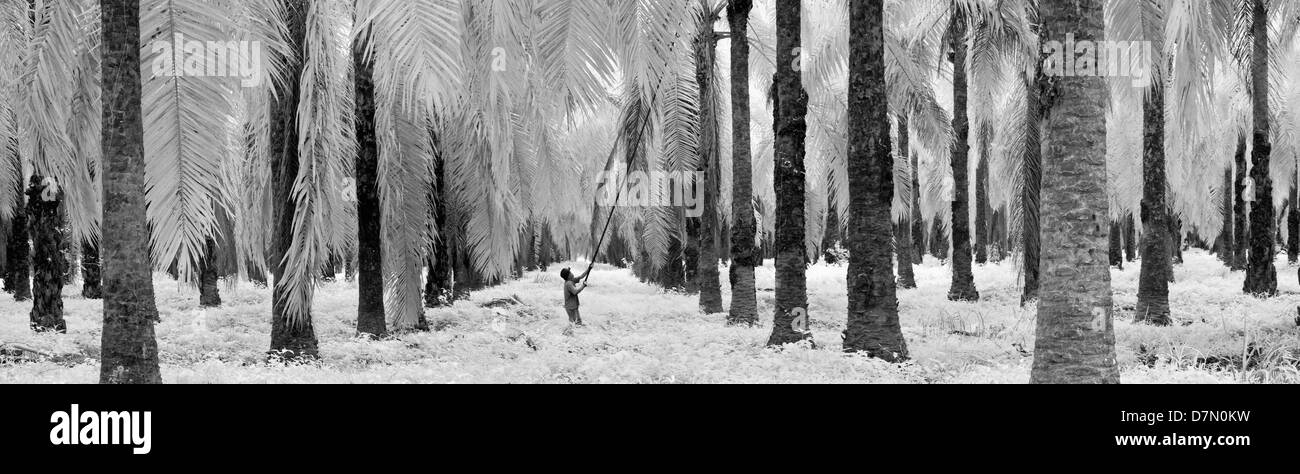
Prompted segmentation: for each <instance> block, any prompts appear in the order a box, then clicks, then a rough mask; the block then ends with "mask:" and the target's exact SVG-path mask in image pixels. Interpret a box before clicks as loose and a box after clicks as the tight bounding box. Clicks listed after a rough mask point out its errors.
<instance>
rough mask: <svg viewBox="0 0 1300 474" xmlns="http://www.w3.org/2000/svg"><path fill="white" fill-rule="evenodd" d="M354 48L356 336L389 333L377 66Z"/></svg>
mask: <svg viewBox="0 0 1300 474" xmlns="http://www.w3.org/2000/svg"><path fill="white" fill-rule="evenodd" d="M354 46H355V47H354V48H352V61H353V67H354V71H355V72H354V74H353V77H354V81H353V83H354V85H355V87H356V94H355V96H354V97H355V98H356V99H355V101H356V130H357V132H356V133H357V159H356V176H357V267H358V268H357V270H358V272H357V292H358V297H357V333H358V334H363V335H366V336H368V337H372V338H373V337H380V336H383V335H384V334H387V333H388V328H387V323H386V321H385V319H384V267H383V261H384V259H383V241H382V239H383V237H382V232H383V225H382V222H383V219H382V218H381V217H380V214H381V212H382V210H381V208H380V204H379V144H378V143H377V142H376V137H375V84H374V78H373V75H374V64H373V63H371V62H369V61H367V60H366V57H365V55H366V53H365V45H364V44H362V43H361V42H360V41H358V44H356V45H354Z"/></svg>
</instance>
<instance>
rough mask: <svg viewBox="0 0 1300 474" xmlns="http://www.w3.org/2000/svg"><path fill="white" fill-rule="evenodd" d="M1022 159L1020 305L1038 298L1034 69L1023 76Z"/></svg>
mask: <svg viewBox="0 0 1300 474" xmlns="http://www.w3.org/2000/svg"><path fill="white" fill-rule="evenodd" d="M1023 80H1024V81H1025V97H1026V100H1025V150H1024V154H1025V158H1024V162H1023V163H1021V170H1020V171H1021V173H1022V174H1023V179H1024V185H1023V187H1022V188H1021V190H1020V207H1021V211H1020V213H1021V223H1020V224H1021V225H1020V233H1021V235H1020V239H1021V241H1020V245H1021V247H1022V248H1023V250H1024V263H1023V269H1024V273H1025V286H1024V289H1023V291H1022V293H1021V295H1020V304H1021V305H1024V304H1025V303H1026V302H1028V301H1030V300H1033V299H1035V298H1038V270H1039V261H1038V260H1039V258H1038V257H1039V249H1040V246H1041V240H1040V234H1039V230H1040V229H1039V225H1038V221H1039V200H1040V199H1041V196H1040V194H1041V193H1040V192H1041V190H1042V182H1043V168H1042V163H1043V149H1042V140H1041V137H1040V136H1039V131H1040V130H1041V128H1040V127H1041V126H1042V123H1041V121H1042V107H1043V105H1042V103H1041V102H1040V101H1039V92H1040V91H1039V87H1040V84H1042V83H1043V80H1044V77H1043V68H1042V65H1041V64H1040V65H1039V66H1037V67H1035V69H1034V75H1033V77H1032V78H1031V77H1029V76H1025V77H1024V79H1023Z"/></svg>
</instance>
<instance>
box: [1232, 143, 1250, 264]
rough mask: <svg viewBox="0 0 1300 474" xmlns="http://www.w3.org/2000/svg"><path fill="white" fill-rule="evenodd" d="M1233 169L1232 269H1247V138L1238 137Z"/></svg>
mask: <svg viewBox="0 0 1300 474" xmlns="http://www.w3.org/2000/svg"><path fill="white" fill-rule="evenodd" d="M1233 157H1234V158H1233V169H1234V170H1236V179H1235V180H1233V186H1232V189H1233V196H1235V201H1234V202H1235V208H1234V211H1233V214H1232V229H1233V230H1232V239H1233V247H1232V269H1233V270H1245V269H1246V250H1247V249H1248V248H1249V246H1250V221H1249V220H1248V218H1247V214H1246V212H1247V211H1246V209H1247V206H1246V198H1245V193H1246V169H1247V168H1246V136H1245V135H1244V134H1239V135H1237V152H1236V153H1235V154H1234V155H1233Z"/></svg>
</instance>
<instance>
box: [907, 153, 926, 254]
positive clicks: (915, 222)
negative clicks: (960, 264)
mask: <svg viewBox="0 0 1300 474" xmlns="http://www.w3.org/2000/svg"><path fill="white" fill-rule="evenodd" d="M908 154H909V155H910V156H911V159H912V246H913V248H914V250H916V263H917V264H918V265H919V264H921V263H922V262H924V261H925V218H923V217H921V172H920V169H919V166H920V161H919V160H918V159H917V157H916V153H911V152H910V151H909V152H908Z"/></svg>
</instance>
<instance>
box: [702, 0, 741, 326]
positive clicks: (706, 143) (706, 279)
mask: <svg viewBox="0 0 1300 474" xmlns="http://www.w3.org/2000/svg"><path fill="white" fill-rule="evenodd" d="M725 6H726V2H724V1H719V2H718V4H717V6H716V7H712V8H711V7H710V6H709V3H708V0H700V14H701V18H700V19H699V30H698V31H697V32H696V37H695V82H696V84H697V87H698V88H699V105H700V118H699V120H700V147H699V149H698V153H699V161H698V163H696V170H697V171H699V172H700V176H702V177H703V179H704V183H702V185H701V186H700V189H701V190H702V191H703V194H704V200H703V204H704V213H703V214H701V215H700V218H699V229H698V231H699V257H698V261H697V265H698V270H697V273H696V276H697V277H698V278H699V287H700V310H702V311H704V312H705V313H706V314H712V313H721V312H722V311H723V306H722V285H721V284H720V283H719V281H718V278H719V275H718V247H719V243H720V241H721V239H720V236H721V234H720V232H719V230H720V227H721V225H720V221H721V219H720V218H719V214H720V212H719V209H718V205H717V201H718V193H719V192H720V191H721V184H720V183H721V181H720V176H718V175H719V174H720V173H721V167H719V166H718V153H719V149H718V133H719V131H720V130H719V129H718V119H717V109H718V107H717V104H716V102H715V101H716V99H715V98H714V88H713V70H714V65H715V64H714V61H715V58H716V56H717V44H718V43H717V41H718V38H719V37H720V35H718V34H717V33H714V32H713V23H714V22H715V21H717V19H718V15H719V14H721V12H722V8H723V7H725ZM733 166H734V165H733Z"/></svg>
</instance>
